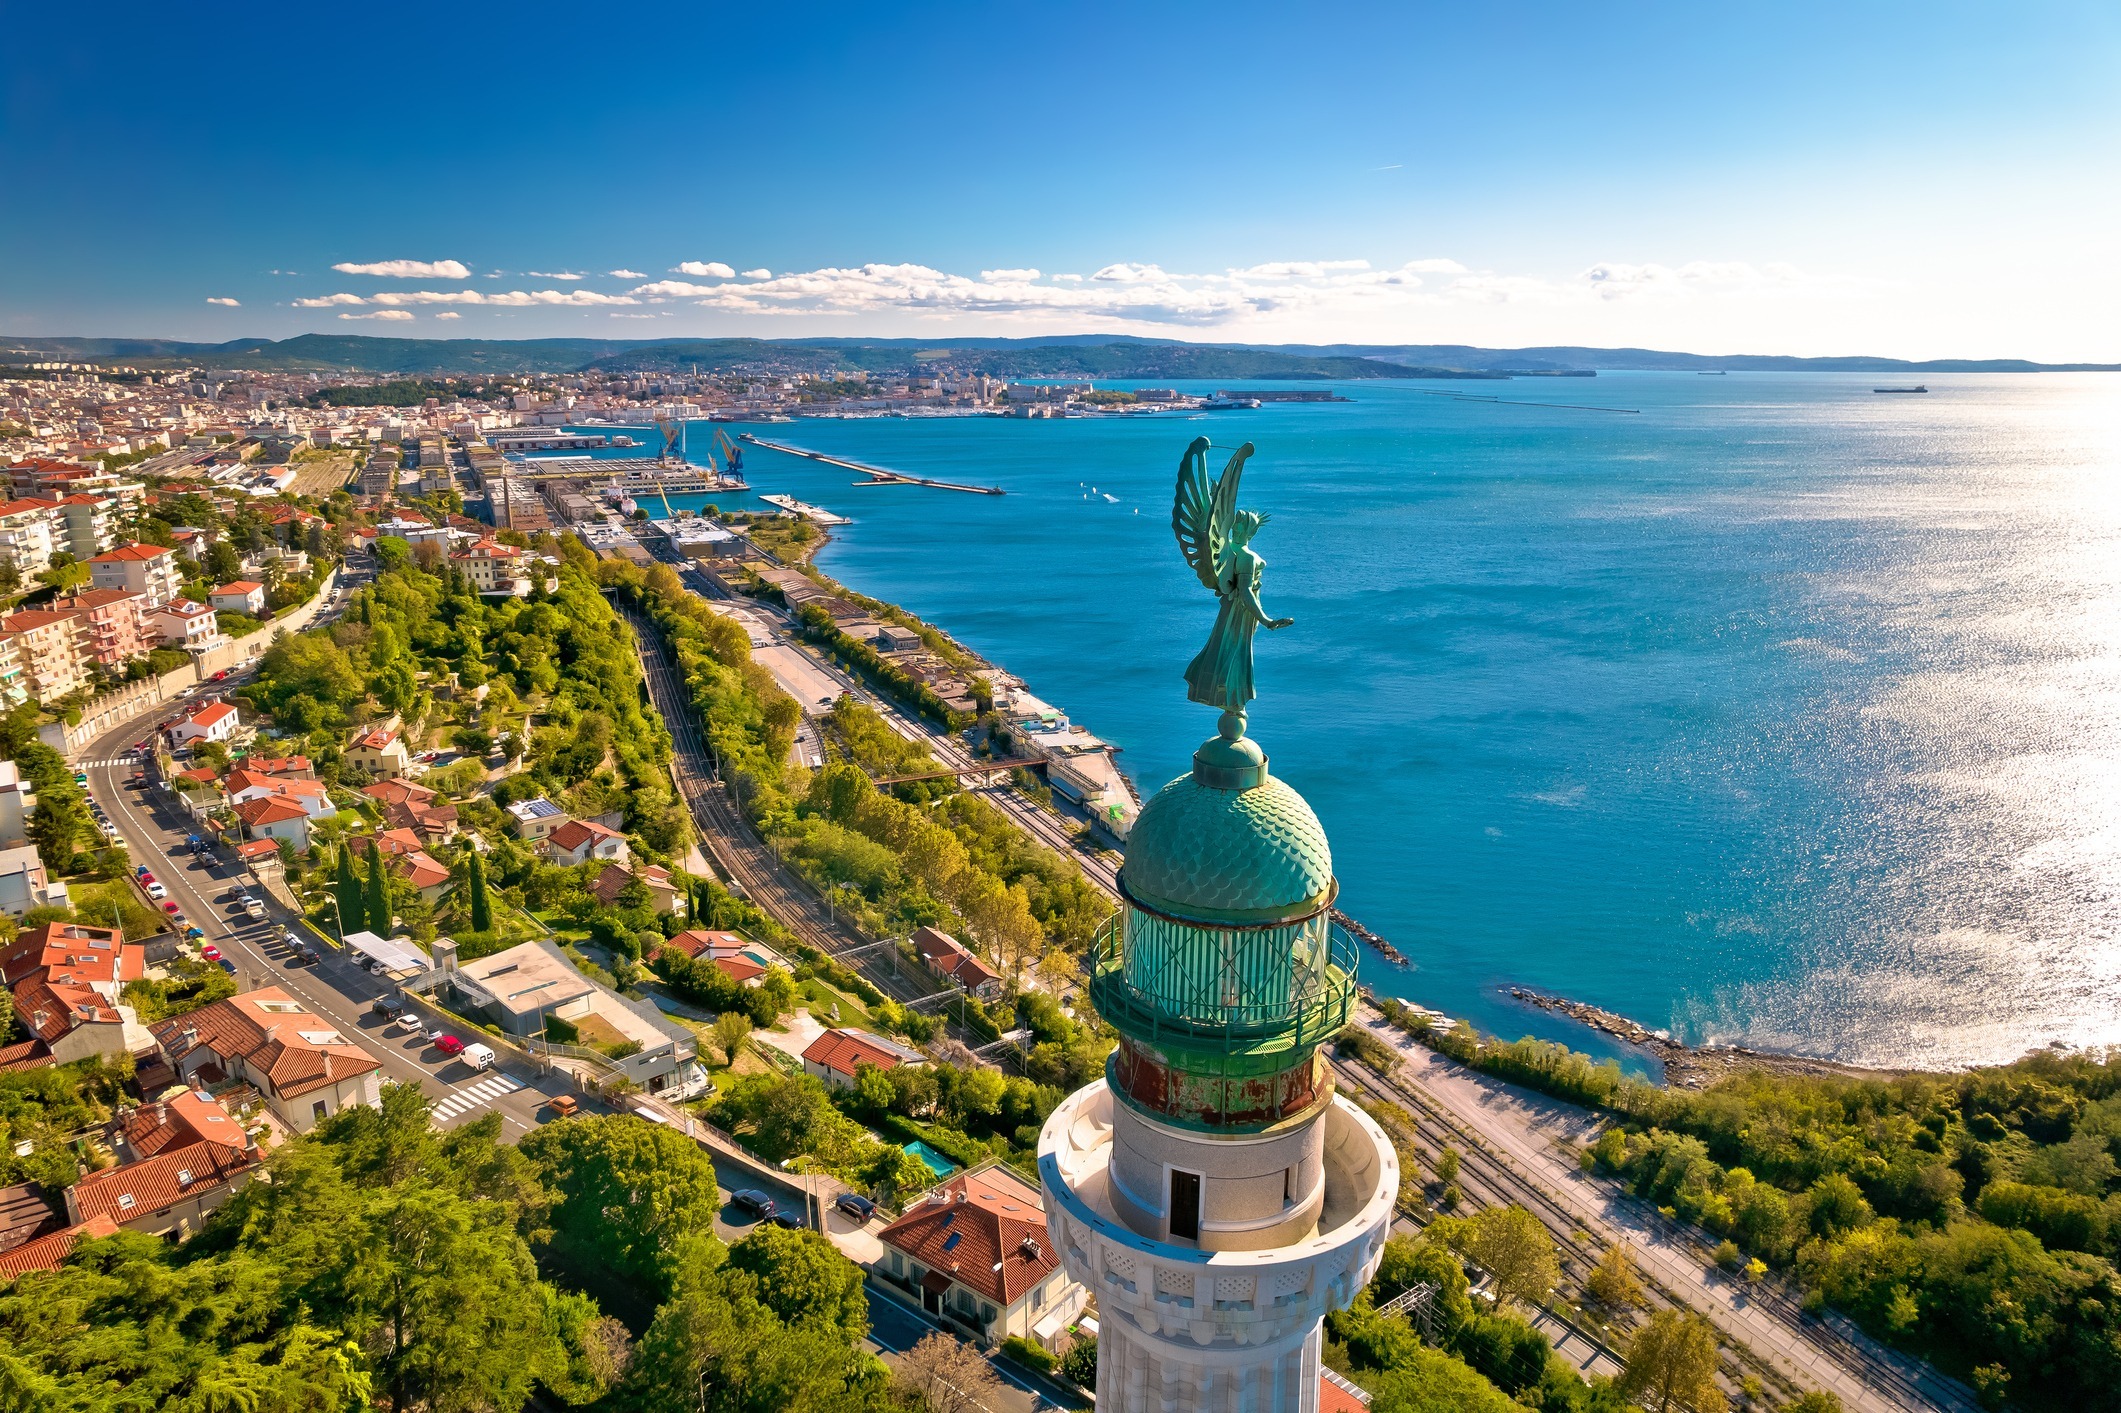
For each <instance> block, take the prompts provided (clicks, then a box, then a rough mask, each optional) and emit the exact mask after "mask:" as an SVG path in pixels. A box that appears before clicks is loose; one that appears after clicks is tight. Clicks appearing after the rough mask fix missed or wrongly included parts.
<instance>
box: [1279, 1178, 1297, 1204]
mask: <svg viewBox="0 0 2121 1413" xmlns="http://www.w3.org/2000/svg"><path fill="white" fill-rule="evenodd" d="M1295 1192H1296V1169H1294V1168H1283V1169H1282V1170H1281V1205H1282V1206H1284V1207H1286V1206H1288V1205H1289V1203H1290V1201H1291V1200H1292V1199H1293V1197H1294V1195H1295Z"/></svg>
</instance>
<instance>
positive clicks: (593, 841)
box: [545, 819, 627, 865]
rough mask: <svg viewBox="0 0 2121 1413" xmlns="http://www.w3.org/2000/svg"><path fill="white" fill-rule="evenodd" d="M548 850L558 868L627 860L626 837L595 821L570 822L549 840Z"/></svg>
mask: <svg viewBox="0 0 2121 1413" xmlns="http://www.w3.org/2000/svg"><path fill="white" fill-rule="evenodd" d="M545 849H546V852H547V854H548V855H549V856H550V857H551V859H552V861H553V862H554V863H556V864H565V865H573V864H578V863H586V862H588V861H589V860H590V859H623V858H626V857H627V851H626V836H625V835H623V834H621V833H619V832H618V831H617V830H616V829H606V828H605V827H604V826H603V825H601V824H598V823H596V822H595V821H594V820H587V819H570V820H568V821H567V822H566V823H565V824H563V825H561V826H560V827H559V828H558V829H555V830H553V831H552V833H551V834H549V835H547V836H546V837H545Z"/></svg>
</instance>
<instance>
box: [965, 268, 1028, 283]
mask: <svg viewBox="0 0 2121 1413" xmlns="http://www.w3.org/2000/svg"><path fill="white" fill-rule="evenodd" d="M979 277H980V278H981V279H983V280H986V281H988V282H989V283H992V284H998V285H1027V284H1030V283H1031V282H1032V281H1033V280H1035V279H1037V278H1038V277H1039V276H1038V271H1036V270H982V271H980V272H979Z"/></svg>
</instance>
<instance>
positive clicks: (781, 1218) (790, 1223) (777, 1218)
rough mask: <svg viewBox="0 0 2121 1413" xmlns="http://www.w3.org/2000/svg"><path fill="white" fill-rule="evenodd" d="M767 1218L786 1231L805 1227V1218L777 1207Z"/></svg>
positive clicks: (799, 1229)
mask: <svg viewBox="0 0 2121 1413" xmlns="http://www.w3.org/2000/svg"><path fill="white" fill-rule="evenodd" d="M767 1220H769V1221H771V1222H772V1223H773V1224H774V1225H775V1226H777V1227H780V1228H781V1229H783V1230H784V1231H801V1230H802V1229H803V1219H802V1218H801V1217H798V1216H797V1215H796V1214H795V1213H793V1212H783V1211H781V1210H780V1209H779V1208H775V1209H774V1213H773V1215H772V1216H771V1217H769V1218H768V1219H767Z"/></svg>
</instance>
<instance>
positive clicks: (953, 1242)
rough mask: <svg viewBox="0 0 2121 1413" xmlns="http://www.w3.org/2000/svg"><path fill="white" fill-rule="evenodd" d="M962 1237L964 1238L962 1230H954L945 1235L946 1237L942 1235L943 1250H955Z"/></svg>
mask: <svg viewBox="0 0 2121 1413" xmlns="http://www.w3.org/2000/svg"><path fill="white" fill-rule="evenodd" d="M964 1239H965V1234H964V1233H963V1232H961V1231H954V1232H952V1233H950V1235H948V1236H946V1237H944V1238H943V1250H945V1251H955V1250H957V1244H958V1243H959V1242H960V1241H963V1240H964Z"/></svg>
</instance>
